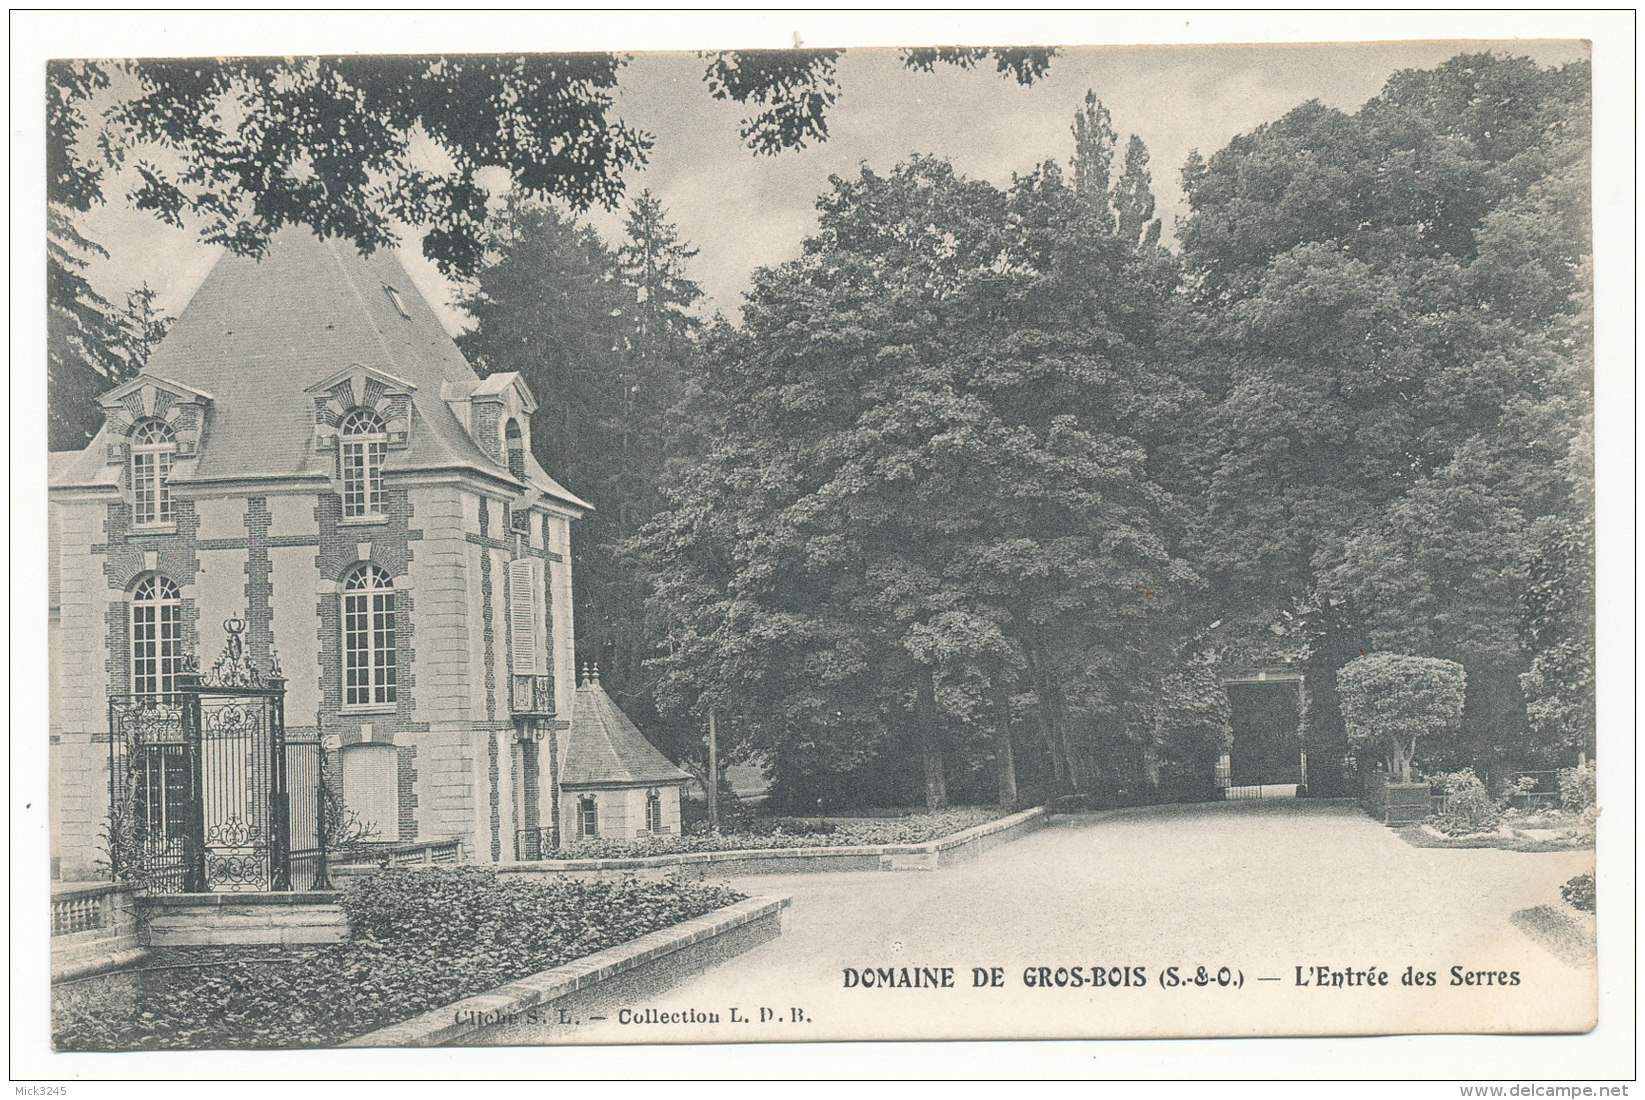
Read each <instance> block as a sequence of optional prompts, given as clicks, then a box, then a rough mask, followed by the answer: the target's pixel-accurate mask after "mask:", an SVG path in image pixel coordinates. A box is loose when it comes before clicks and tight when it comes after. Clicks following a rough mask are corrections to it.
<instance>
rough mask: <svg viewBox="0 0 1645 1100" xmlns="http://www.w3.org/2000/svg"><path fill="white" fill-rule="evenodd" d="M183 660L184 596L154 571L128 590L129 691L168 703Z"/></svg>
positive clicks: (173, 691)
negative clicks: (129, 602) (129, 636)
mask: <svg viewBox="0 0 1645 1100" xmlns="http://www.w3.org/2000/svg"><path fill="white" fill-rule="evenodd" d="M182 659H183V596H182V593H181V592H179V591H178V590H177V586H176V585H175V584H173V583H172V582H171V581H169V580H167V579H166V578H165V577H162V576H160V575H158V574H156V573H150V574H148V575H147V576H145V577H144V578H143V579H142V580H140V581H138V582H137V587H136V588H135V589H133V590H132V593H131V691H132V694H133V695H142V696H147V697H149V698H152V699H156V700H160V701H165V702H171V701H172V699H173V695H174V693H175V692H176V690H177V666H178V664H179V663H180V662H181V661H182Z"/></svg>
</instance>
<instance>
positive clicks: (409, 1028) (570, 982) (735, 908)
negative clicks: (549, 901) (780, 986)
mask: <svg viewBox="0 0 1645 1100" xmlns="http://www.w3.org/2000/svg"><path fill="white" fill-rule="evenodd" d="M791 900H792V899H790V898H788V897H755V898H749V899H747V900H746V901H740V902H737V903H736V904H734V905H728V906H726V907H725V908H723V909H716V910H714V911H713V912H712V913H705V914H704V915H702V916H700V917H694V918H692V919H691V920H688V921H683V922H681V923H680V924H676V925H673V926H672V927H669V928H664V929H661V930H660V931H657V932H650V933H647V934H646V935H644V936H641V937H640V938H639V939H636V940H631V941H629V942H628V943H625V944H620V945H618V946H616V947H610V948H607V949H606V950H604V951H597V952H595V953H594V954H592V955H586V956H584V957H583V958H581V959H576V960H574V961H572V962H569V963H566V964H565V965H563V966H556V967H554V968H553V969H550V970H542V971H539V972H537V973H536V974H532V975H529V976H528V977H524V978H520V979H518V980H516V981H512V982H509V983H507V984H505V985H500V986H498V987H497V988H495V989H490V990H487V991H486V992H484V993H477V994H475V995H474V996H472V997H465V998H463V999H462V1000H460V1001H456V1002H453V1003H452V1004H449V1005H446V1006H444V1007H442V1008H436V1009H433V1010H431V1011H429V1012H425V1013H423V1014H422V1015H420V1016H414V1017H412V1018H411V1019H409V1020H405V1021H402V1022H401V1023H398V1024H391V1025H390V1026H388V1027H385V1028H380V1029H378V1030H377V1031H371V1032H367V1033H366V1034H364V1035H361V1036H358V1037H356V1038H354V1039H351V1040H349V1041H348V1042H346V1043H343V1044H342V1045H343V1046H344V1047H432V1046H460V1045H488V1044H489V1043H490V1042H498V1041H510V1042H517V1041H519V1037H518V1036H519V1031H518V1028H519V1027H521V1026H524V1027H525V1028H526V1032H525V1034H526V1035H530V1034H531V1033H532V1029H533V1028H535V1029H536V1030H537V1031H539V1032H541V1031H548V1030H552V1026H551V1025H552V1023H553V1021H555V1020H556V1019H557V1017H556V1016H555V1010H556V1009H557V1008H559V1007H564V1006H566V1005H567V1004H568V1003H575V1004H584V1003H586V1002H589V1001H591V1000H594V999H595V997H597V996H598V994H599V992H600V987H601V986H602V985H608V984H609V985H613V986H616V985H621V986H623V987H624V988H625V989H627V988H630V987H633V988H637V989H643V988H644V985H645V983H646V980H647V979H648V978H650V979H653V980H654V982H655V983H656V984H659V985H672V984H673V983H675V982H677V981H678V980H679V979H680V978H682V977H685V976H687V975H689V974H690V973H693V972H695V971H698V970H704V969H707V968H708V967H709V966H712V965H714V963H716V962H719V961H721V959H723V958H725V957H729V955H733V954H740V953H741V952H742V951H746V950H748V949H749V948H751V947H754V946H756V945H757V944H759V943H763V942H765V941H766V940H769V939H773V938H775V937H776V936H777V935H779V934H780V933H781V931H782V927H781V921H782V914H783V910H785V909H786V908H788V906H789V903H790V901H791ZM739 931H742V932H745V933H747V932H754V933H757V934H754V935H748V934H744V935H741V936H737V933H739ZM733 938H735V940H736V942H731V941H732V939H733ZM716 943H719V944H723V945H724V946H722V947H721V949H720V950H718V951H714V950H709V949H711V948H713V947H714V946H715V945H716ZM539 1025H540V1026H539ZM487 1032H491V1033H493V1034H490V1035H487V1034H486V1033H487Z"/></svg>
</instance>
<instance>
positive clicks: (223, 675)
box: [200, 618, 263, 688]
mask: <svg viewBox="0 0 1645 1100" xmlns="http://www.w3.org/2000/svg"><path fill="white" fill-rule="evenodd" d="M245 629H246V623H245V620H244V619H236V618H228V619H224V620H223V631H224V633H225V634H227V636H228V638H227V640H226V641H225V642H224V644H223V653H222V656H220V657H218V658H217V663H216V664H214V665H212V666H211V668H210V670H209V671H207V672H206V674H205V675H204V676H202V677H201V678H200V682H201V683H202V684H204V685H205V686H207V687H219V688H235V687H243V688H261V687H262V686H263V674H262V673H261V672H259V671H258V670H257V666H256V665H253V664H252V663H251V662H250V661H248V660H247V659H246V650H245V643H244V641H243V640H242V639H241V637H240V635H241V634H243V633H245Z"/></svg>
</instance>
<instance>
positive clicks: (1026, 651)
mask: <svg viewBox="0 0 1645 1100" xmlns="http://www.w3.org/2000/svg"><path fill="white" fill-rule="evenodd" d="M1023 656H1025V657H1026V658H1027V659H1028V675H1029V678H1030V679H1031V680H1032V681H1033V684H1034V695H1035V696H1036V697H1037V699H1038V705H1037V706H1035V708H1034V718H1035V720H1036V722H1037V723H1038V725H1039V727H1040V736H1041V737H1043V738H1044V739H1045V751H1046V753H1047V754H1048V755H1049V756H1050V757H1051V775H1052V778H1053V779H1054V780H1055V782H1056V785H1057V790H1058V791H1061V792H1067V791H1070V790H1073V788H1074V783H1073V777H1072V776H1071V775H1070V774H1069V769H1068V757H1067V754H1066V753H1065V752H1064V751H1063V745H1062V736H1061V731H1060V730H1059V728H1058V725H1057V717H1056V701H1055V699H1054V698H1053V692H1052V690H1051V687H1050V677H1049V676H1048V675H1047V674H1046V671H1045V663H1044V662H1043V661H1041V660H1040V659H1039V652H1038V650H1036V649H1035V648H1034V647H1033V646H1030V645H1027V644H1026V643H1025V644H1024V645H1023Z"/></svg>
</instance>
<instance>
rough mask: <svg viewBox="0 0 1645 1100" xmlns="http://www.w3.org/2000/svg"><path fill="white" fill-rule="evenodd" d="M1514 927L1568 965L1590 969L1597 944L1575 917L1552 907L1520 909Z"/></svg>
mask: <svg viewBox="0 0 1645 1100" xmlns="http://www.w3.org/2000/svg"><path fill="white" fill-rule="evenodd" d="M1511 919H1512V920H1513V922H1514V926H1515V927H1516V928H1518V929H1519V930H1520V931H1521V932H1524V933H1525V934H1526V935H1527V936H1529V937H1530V938H1531V939H1533V940H1535V941H1536V942H1537V944H1538V945H1540V946H1542V947H1544V948H1546V949H1547V950H1548V951H1549V952H1550V953H1552V954H1553V955H1554V956H1555V957H1557V958H1558V959H1559V961H1560V962H1562V963H1565V964H1566V965H1568V966H1593V965H1594V959H1595V956H1596V952H1597V950H1598V945H1597V944H1596V942H1595V940H1594V934H1593V932H1592V931H1590V930H1589V929H1588V928H1587V927H1585V926H1584V925H1583V924H1582V923H1581V922H1579V921H1578V920H1577V919H1576V918H1574V917H1572V916H1571V915H1570V914H1568V913H1562V912H1560V911H1559V910H1558V909H1556V908H1554V907H1553V906H1551V905H1538V906H1537V907H1536V908H1534V909H1521V910H1519V911H1518V912H1517V913H1515V914H1514V915H1513V917H1512V918H1511Z"/></svg>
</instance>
